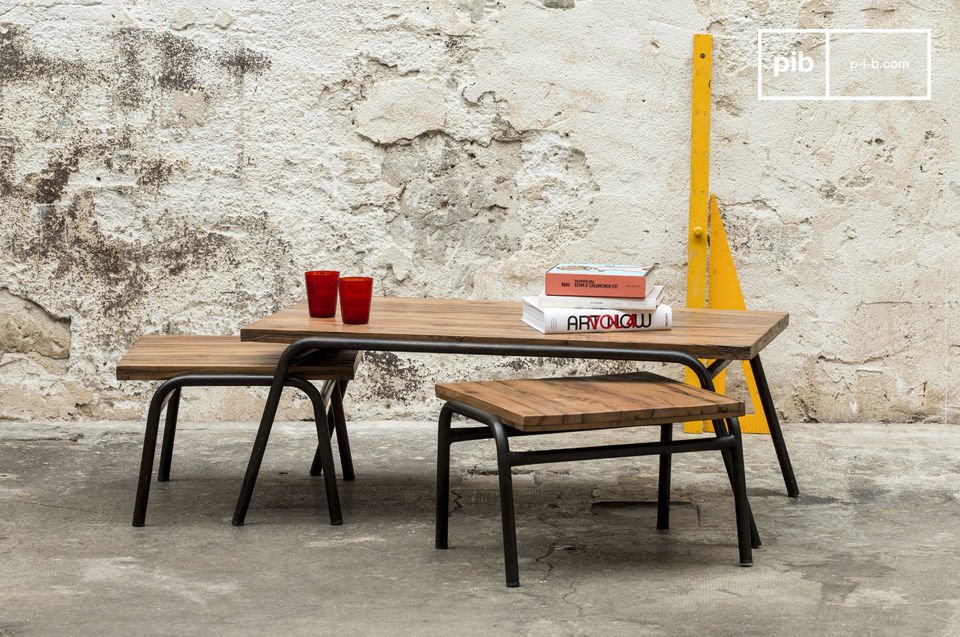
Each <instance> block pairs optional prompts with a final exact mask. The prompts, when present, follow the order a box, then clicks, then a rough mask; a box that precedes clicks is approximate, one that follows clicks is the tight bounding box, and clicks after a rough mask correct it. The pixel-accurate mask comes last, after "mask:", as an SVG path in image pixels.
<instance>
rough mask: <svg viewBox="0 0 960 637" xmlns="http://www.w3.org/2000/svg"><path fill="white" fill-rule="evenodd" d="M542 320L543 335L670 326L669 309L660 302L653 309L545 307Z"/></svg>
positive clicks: (671, 319)
mask: <svg viewBox="0 0 960 637" xmlns="http://www.w3.org/2000/svg"><path fill="white" fill-rule="evenodd" d="M543 319H544V334H562V333H566V332H578V333H581V334H583V333H587V332H636V331H644V330H669V329H670V328H671V327H672V326H673V310H672V309H671V308H670V306H669V305H661V306H660V307H658V308H657V309H656V310H655V311H653V312H621V311H619V310H598V311H594V310H582V309H581V310H578V309H572V308H568V309H563V308H548V309H545V310H544V311H543Z"/></svg>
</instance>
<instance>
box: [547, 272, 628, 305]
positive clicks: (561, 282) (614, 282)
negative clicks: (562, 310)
mask: <svg viewBox="0 0 960 637" xmlns="http://www.w3.org/2000/svg"><path fill="white" fill-rule="evenodd" d="M544 291H545V292H546V293H547V294H548V295H549V296H612V297H620V298H627V299H642V298H645V297H646V296H647V277H645V276H613V275H602V274H590V275H583V274H570V273H567V272H547V276H546V281H545V286H544Z"/></svg>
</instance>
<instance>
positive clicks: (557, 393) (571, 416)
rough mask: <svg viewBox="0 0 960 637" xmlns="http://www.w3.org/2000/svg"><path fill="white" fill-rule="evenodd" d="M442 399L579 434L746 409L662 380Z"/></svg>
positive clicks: (490, 387) (456, 390) (497, 387)
mask: <svg viewBox="0 0 960 637" xmlns="http://www.w3.org/2000/svg"><path fill="white" fill-rule="evenodd" d="M436 392H437V397H438V398H441V399H443V400H454V401H457V402H461V403H466V404H468V405H471V406H473V407H477V408H479V409H483V410H485V411H488V412H490V413H493V414H496V415H497V416H498V417H499V418H500V420H501V421H502V422H504V423H505V424H507V425H510V426H511V427H513V428H515V429H519V430H521V431H530V432H544V433H545V432H549V431H577V430H584V429H606V428H611V427H634V426H637V425H660V424H666V423H674V422H685V421H688V420H712V419H714V418H729V417H739V416H742V415H743V414H744V406H743V403H742V402H740V401H738V400H734V399H732V398H727V397H726V396H721V395H719V394H715V393H713V392H711V391H707V390H705V389H700V388H698V387H692V386H690V385H685V384H684V383H680V382H677V381H674V380H670V379H669V378H664V377H663V376H658V375H657V374H650V373H647V372H637V373H632V374H612V375H608V376H587V377H582V378H577V377H566V378H540V379H524V380H492V381H478V382H466V383H443V384H439V385H437V386H436Z"/></svg>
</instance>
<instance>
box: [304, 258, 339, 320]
mask: <svg viewBox="0 0 960 637" xmlns="http://www.w3.org/2000/svg"><path fill="white" fill-rule="evenodd" d="M304 276H305V277H306V280H307V307H309V308H310V316H313V317H314V318H326V317H330V316H334V315H335V314H336V313H337V282H338V281H339V279H340V273H339V272H337V271H335V270H313V271H312V272H307V273H305V274H304Z"/></svg>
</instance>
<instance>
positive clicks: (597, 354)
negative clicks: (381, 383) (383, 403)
mask: <svg viewBox="0 0 960 637" xmlns="http://www.w3.org/2000/svg"><path fill="white" fill-rule="evenodd" d="M330 349H350V350H366V351H390V352H416V353H437V354H467V355H486V356H532V357H544V358H581V359H602V360H625V361H627V360H629V361H647V362H663V363H677V364H681V365H685V366H686V367H688V368H690V369H691V370H693V372H694V374H696V376H697V379H698V380H699V381H700V386H701V387H703V388H704V389H708V390H710V391H713V390H714V385H713V378H714V376H715V375H716V374H718V373H719V372H720V371H722V369H723V368H724V367H726V364H724V363H722V362H720V361H715V362H714V363H713V364H712V365H711V368H710V369H709V370H708V368H707V367H705V366H704V365H703V363H701V362H700V360H698V359H697V358H696V357H694V356H692V355H690V354H687V353H685V352H678V351H672V350H649V349H632V348H627V347H606V346H589V345H586V346H574V345H564V344H555V345H554V344H550V343H546V342H545V343H543V344H537V345H523V344H506V343H497V342H489V343H467V342H462V341H458V340H451V341H442V340H427V339H383V338H370V337H355V336H349V335H343V336H339V335H325V336H313V337H307V338H301V339H299V340H297V341H295V342H293V343H291V344H290V345H289V346H287V348H286V349H285V350H284V352H283V354H282V355H281V356H280V360H279V361H278V363H277V369H276V372H275V373H274V376H273V382H272V383H271V385H270V394H269V395H268V397H267V401H266V403H265V404H264V407H263V415H262V416H261V419H260V427H259V429H258V431H257V438H256V440H255V441H254V445H253V448H252V449H251V451H250V461H249V463H248V464H247V471H246V474H245V475H244V479H243V484H242V485H241V487H240V494H239V496H238V497H237V505H236V508H235V509H234V512H233V520H232V522H233V525H234V526H241V525H243V523H244V521H245V519H246V515H247V511H248V510H249V507H250V500H251V498H252V497H253V490H254V487H255V486H256V482H257V475H258V473H259V472H260V464H261V463H262V461H263V454H264V450H265V448H266V442H267V440H268V439H269V437H270V430H271V428H272V427H273V421H274V419H275V418H276V414H277V407H278V406H279V404H280V395H281V393H282V392H283V387H284V385H285V383H286V382H287V379H288V378H289V377H290V368H291V367H292V366H293V365H294V364H295V363H296V362H297V361H302V360H304V358H305V357H307V356H309V355H311V354H312V353H314V352H317V351H322V350H330ZM750 364H751V366H752V368H753V370H754V375H755V377H756V380H757V389H758V391H759V393H760V398H761V402H762V404H763V408H764V413H765V414H766V416H767V423H768V425H769V427H770V434H771V437H772V438H773V443H774V448H775V450H776V453H777V459H778V461H779V463H780V469H781V472H782V473H783V477H784V481H785V483H786V486H787V493H788V494H789V495H790V496H796V495H798V494H799V490H798V489H797V482H796V478H795V477H794V475H793V467H792V466H791V464H790V456H789V455H788V453H787V447H786V443H785V442H784V440H783V432H782V431H781V429H780V422H779V420H778V419H777V413H776V410H775V409H774V407H773V399H772V398H771V397H770V390H769V387H768V386H767V382H766V377H765V376H764V375H763V367H762V366H761V364H760V357H759V355H757V356H756V357H754V358H753V359H751V360H750ZM724 458H726V456H724ZM667 462H669V460H667Z"/></svg>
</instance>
